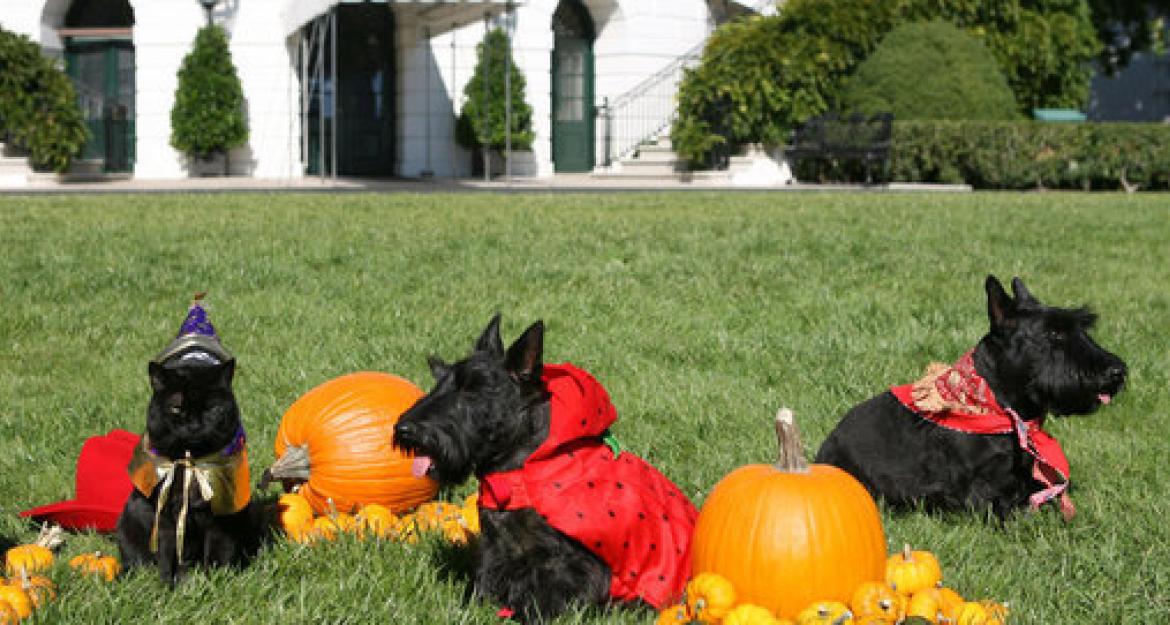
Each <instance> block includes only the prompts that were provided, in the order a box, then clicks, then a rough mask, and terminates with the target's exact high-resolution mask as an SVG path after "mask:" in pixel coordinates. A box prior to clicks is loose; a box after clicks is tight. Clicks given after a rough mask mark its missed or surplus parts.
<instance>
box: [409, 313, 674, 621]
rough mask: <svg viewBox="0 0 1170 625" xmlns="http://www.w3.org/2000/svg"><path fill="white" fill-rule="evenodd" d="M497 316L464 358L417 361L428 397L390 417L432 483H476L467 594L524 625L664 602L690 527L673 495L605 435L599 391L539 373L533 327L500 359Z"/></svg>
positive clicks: (580, 377) (578, 377) (606, 418)
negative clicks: (587, 610)
mask: <svg viewBox="0 0 1170 625" xmlns="http://www.w3.org/2000/svg"><path fill="white" fill-rule="evenodd" d="M499 325H500V317H499V315H496V316H495V317H494V318H493V319H492V320H491V322H490V323H489V324H488V326H487V328H486V329H485V330H484V331H483V333H482V335H481V336H480V338H479V340H478V342H477V343H476V346H475V349H474V350H473V351H472V353H471V354H470V355H469V356H467V357H466V358H464V359H463V360H460V361H459V362H456V363H454V364H446V363H444V362H442V361H440V360H438V359H437V358H432V359H431V360H430V365H431V370H432V372H433V373H434V376H435V380H436V381H435V386H434V388H433V389H431V391H430V392H429V393H428V394H427V395H426V396H425V397H423V398H422V399H420V400H419V401H418V403H416V404H415V405H414V406H413V407H411V408H410V410H408V411H407V412H406V413H405V414H403V415H402V417H401V418H400V419H399V420H398V424H397V425H396V426H395V430H394V438H395V443H396V444H397V445H398V446H400V447H402V448H404V449H406V450H408V451H411V452H414V453H415V454H416V455H417V459H416V462H415V466H416V471H417V472H418V473H420V474H421V473H426V474H428V475H430V476H432V477H434V478H435V479H437V480H438V481H439V482H440V483H441V484H458V483H461V482H463V481H464V480H466V479H467V478H468V477H470V476H471V475H475V477H476V478H478V480H479V507H480V510H479V512H480V524H481V528H482V533H481V539H480V542H479V551H478V554H477V562H476V570H475V577H474V591H475V593H476V594H477V595H479V596H481V597H485V598H488V599H489V600H493V601H496V602H498V603H499V604H500V605H501V606H503V607H504V609H505V610H506V613H512V614H514V615H515V616H516V617H517V618H519V619H520V620H522V621H524V622H534V621H535V622H539V621H542V620H545V619H552V618H554V617H556V616H557V615H558V614H560V613H561V612H563V611H564V610H565V609H566V608H568V607H569V606H570V605H571V604H574V603H579V604H608V603H643V604H648V605H650V606H653V607H656V608H660V607H664V606H665V605H667V604H668V603H669V602H670V601H672V600H675V599H677V598H678V597H679V596H680V595H681V594H682V590H683V586H684V585H685V583H686V580H687V578H688V577H690V560H691V554H690V540H691V533H692V531H693V529H694V524H695V518H696V516H697V513H696V510H695V507H694V506H693V505H692V504H691V502H690V501H689V500H688V499H687V497H686V496H685V495H684V494H683V493H682V492H681V491H679V489H678V488H677V487H676V486H675V485H674V484H673V483H671V482H670V480H668V479H667V478H665V477H664V476H663V475H662V474H661V473H659V472H658V471H657V470H656V469H655V468H654V467H652V466H650V465H649V464H648V463H646V462H645V461H644V460H642V459H641V458H638V457H636V456H634V455H632V454H630V453H628V452H624V451H621V450H620V448H618V447H617V445H616V442H615V441H614V440H613V438H612V436H610V434H609V426H610V425H611V424H613V422H614V421H615V420H616V418H617V413H616V411H615V410H614V407H613V404H612V403H610V400H609V396H608V394H607V393H606V391H605V389H604V388H603V387H602V386H601V384H599V383H598V382H597V381H596V380H595V379H594V378H593V377H592V376H591V375H590V374H588V373H586V372H585V371H583V370H581V369H579V368H577V367H575V366H573V365H570V364H561V365H552V364H548V365H546V364H544V363H543V362H542V352H543V347H544V325H543V324H542V323H541V322H539V321H538V322H536V323H534V324H532V326H530V327H529V328H528V329H527V330H526V331H525V332H524V333H523V334H522V335H521V336H520V338H519V339H517V340H516V342H515V343H514V344H513V345H512V346H511V347H509V348H508V349H507V350H506V351H505V350H504V347H503V343H502V342H501V340H500V329H499Z"/></svg>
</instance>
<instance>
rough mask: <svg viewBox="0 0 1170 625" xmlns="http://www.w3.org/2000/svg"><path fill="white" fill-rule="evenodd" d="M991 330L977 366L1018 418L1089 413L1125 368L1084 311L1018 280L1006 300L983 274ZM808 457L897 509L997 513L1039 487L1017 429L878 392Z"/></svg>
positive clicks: (1120, 381) (1114, 389)
mask: <svg viewBox="0 0 1170 625" xmlns="http://www.w3.org/2000/svg"><path fill="white" fill-rule="evenodd" d="M985 289H986V291H987V312H988V317H989V319H990V322H991V329H990V331H989V332H988V333H987V335H986V336H984V337H983V338H982V340H980V341H979V343H978V345H977V346H976V348H975V353H974V361H975V369H976V371H977V372H978V374H979V375H980V376H982V377H983V378H984V379H985V380H986V381H987V383H988V386H989V387H990V388H991V390H992V392H993V393H994V394H995V398H996V400H997V401H998V402H999V404H1000V405H1001V406H1004V407H1010V408H1012V409H1014V410H1015V411H1016V412H1017V413H1018V414H1019V415H1020V417H1021V418H1023V419H1024V420H1025V421H1027V420H1033V419H1038V418H1043V417H1044V416H1045V415H1047V414H1054V415H1070V414H1089V413H1092V412H1094V411H1095V410H1096V409H1097V408H1098V407H1099V406H1100V404H1101V400H1100V399H1099V398H1100V396H1101V395H1108V396H1109V397H1112V396H1114V395H1116V394H1117V393H1118V392H1119V391H1120V390H1121V388H1122V386H1123V385H1124V383H1125V376H1126V365H1125V363H1124V362H1123V361H1122V360H1121V359H1120V358H1118V357H1117V356H1116V355H1114V354H1112V353H1110V352H1108V351H1106V350H1105V349H1103V348H1101V347H1100V346H1099V345H1098V344H1097V343H1096V342H1094V341H1093V339H1092V338H1090V336H1089V334H1088V330H1089V329H1090V328H1091V327H1092V326H1093V323H1094V321H1095V320H1096V317H1095V315H1093V314H1092V313H1090V312H1089V311H1088V310H1087V309H1085V308H1075V309H1069V308H1055V307H1050V306H1045V305H1044V304H1041V303H1040V302H1039V301H1038V300H1037V299H1036V298H1035V297H1033V296H1032V294H1031V293H1029V292H1028V290H1027V288H1026V287H1025V286H1024V283H1023V281H1022V280H1020V279H1019V278H1014V279H1013V280H1012V293H1013V294H1014V296H1015V297H1014V299H1013V298H1012V297H1011V296H1009V295H1008V294H1007V293H1006V292H1005V291H1004V289H1003V286H1002V285H1001V284H1000V283H999V281H998V280H997V279H996V278H995V277H994V276H988V277H987V281H986V284H985ZM816 462H819V463H827V464H833V465H836V466H838V467H841V468H842V469H845V470H846V471H848V472H849V473H851V474H853V475H854V476H855V477H856V478H857V479H858V480H860V481H861V483H862V484H864V485H865V487H866V488H867V489H869V491H870V493H872V494H873V495H874V496H880V497H882V498H883V499H884V500H885V501H886V502H887V503H889V504H891V505H893V506H894V507H895V508H907V507H912V506H918V505H921V506H923V507H924V508H926V509H928V510H938V511H959V510H975V511H981V510H987V509H988V508H990V510H991V511H992V512H993V513H994V514H995V515H996V516H997V517H998V518H1000V519H1003V518H1005V517H1006V516H1008V515H1009V513H1011V512H1012V511H1013V510H1015V509H1018V508H1020V507H1021V506H1024V505H1025V504H1026V503H1027V500H1028V496H1029V495H1030V494H1031V493H1033V492H1035V491H1037V490H1039V489H1040V488H1041V485H1040V484H1039V482H1037V481H1036V480H1034V479H1033V478H1032V466H1033V460H1032V457H1031V456H1029V455H1028V454H1027V453H1026V452H1024V451H1023V450H1022V449H1020V447H1019V445H1018V443H1017V440H1016V436H1015V434H1002V435H975V434H965V433H961V432H956V431H953V430H949V429H945V428H942V427H940V426H937V425H934V424H932V423H930V422H928V421H926V420H925V419H923V418H921V417H919V416H917V415H915V414H914V413H913V412H911V411H910V410H909V409H907V408H906V407H904V406H903V405H902V404H901V403H900V402H899V401H898V400H897V399H896V398H895V397H894V396H893V395H892V394H891V393H889V392H885V393H882V394H880V395H878V396H876V397H874V398H872V399H870V400H868V401H866V402H864V403H862V404H860V405H858V406H855V407H854V408H853V409H852V410H850V411H849V412H848V413H847V414H846V415H845V417H844V418H843V419H842V420H841V422H840V423H839V424H838V425H837V427H836V429H835V430H834V431H833V432H832V433H830V434H829V437H828V438H827V439H826V440H825V442H824V444H823V445H821V448H820V451H818V452H817V456H816Z"/></svg>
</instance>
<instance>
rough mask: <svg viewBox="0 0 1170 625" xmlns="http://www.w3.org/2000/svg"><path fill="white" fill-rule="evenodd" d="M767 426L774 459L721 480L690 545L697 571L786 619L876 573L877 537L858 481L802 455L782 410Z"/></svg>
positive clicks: (838, 597) (880, 539) (880, 542)
mask: <svg viewBox="0 0 1170 625" xmlns="http://www.w3.org/2000/svg"><path fill="white" fill-rule="evenodd" d="M776 431H777V438H778V440H779V443H780V448H781V452H780V461H779V462H777V463H776V464H775V465H768V464H753V465H748V466H744V467H740V468H738V469H736V470H735V471H733V472H732V473H730V474H728V475H727V476H726V477H724V478H723V479H722V480H720V481H719V483H718V484H716V485H715V488H714V489H712V491H711V494H710V495H708V497H707V500H706V502H705V503H704V504H703V507H702V510H701V511H700V512H699V519H698V522H697V523H696V525H695V532H694V538H693V540H692V543H691V545H692V553H693V564H694V567H693V568H694V571H695V572H696V573H702V572H705V571H709V572H713V573H719V574H720V575H723V576H724V577H726V578H727V579H728V580H730V581H731V583H732V584H734V586H735V590H736V594H737V595H738V596H739V598H740V600H741V601H744V602H748V603H753V604H756V605H759V606H763V607H765V608H768V609H769V610H771V611H772V612H773V613H774V614H776V615H777V616H778V617H782V618H792V617H794V616H795V615H796V614H797V613H798V612H799V611H800V610H801V609H803V608H804V607H805V606H807V605H808V604H809V603H811V602H813V601H816V600H820V599H831V600H835V601H842V602H844V601H848V600H849V598H850V597H851V595H852V594H853V591H854V589H855V588H857V586H858V584H860V583H862V582H866V581H877V580H881V579H882V566H883V564H884V563H885V560H886V539H885V534H884V532H883V531H882V522H881V517H880V516H879V515H878V510H877V505H876V504H874V501H873V498H872V497H870V495H869V493H868V492H867V491H866V490H865V487H864V486H862V485H861V484H860V483H859V482H858V481H857V480H856V479H855V478H853V476H851V475H849V474H848V473H846V472H845V471H842V470H841V469H838V468H837V467H834V466H830V465H823V464H813V465H809V464H808V463H807V462H806V461H805V460H804V457H803V451H802V448H801V445H800V437H799V432H798V431H797V429H796V425H795V423H793V419H792V412H791V411H790V410H787V409H782V410H781V411H780V413H779V414H777V422H776Z"/></svg>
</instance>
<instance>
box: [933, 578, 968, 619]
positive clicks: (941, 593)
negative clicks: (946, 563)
mask: <svg viewBox="0 0 1170 625" xmlns="http://www.w3.org/2000/svg"><path fill="white" fill-rule="evenodd" d="M936 596H937V597H938V611H939V615H940V616H939V620H940V621H941V620H943V619H947V620H948V622H952V623H953V622H954V621H955V618H956V616H957V613H958V611H959V607H960V606H962V605H963V604H964V603H965V602H966V600H965V599H963V597H962V596H961V595H959V593H957V592H955V591H954V589H951V588H947V587H946V586H943V587H940V588H939V589H938V594H937V595H936Z"/></svg>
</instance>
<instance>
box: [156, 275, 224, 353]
mask: <svg viewBox="0 0 1170 625" xmlns="http://www.w3.org/2000/svg"><path fill="white" fill-rule="evenodd" d="M206 295H207V293H206V292H201V293H196V294H195V297H194V299H193V301H192V302H191V307H190V308H188V309H187V318H186V319H184V320H183V325H182V326H180V327H179V333H178V335H176V336H175V339H174V340H173V341H171V343H170V345H167V346H166V348H165V349H163V350H162V351H161V352H159V353H158V355H157V356H155V357H154V359H153V362H156V363H159V364H162V363H164V362H166V361H168V360H171V359H172V358H174V357H175V356H180V355H181V356H182V358H183V359H187V358H192V359H195V360H202V361H205V362H207V363H208V364H221V363H225V362H228V361H230V360H235V356H232V354H231V352H229V351H228V350H227V349H225V348H224V346H223V344H222V343H220V342H219V336H218V335H216V333H215V326H213V325H211V319H209V318H208V316H207V309H205V308H204V307H203V298H204V296H206Z"/></svg>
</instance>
